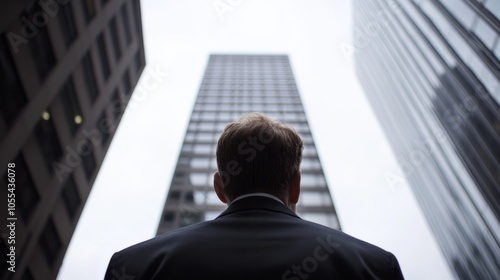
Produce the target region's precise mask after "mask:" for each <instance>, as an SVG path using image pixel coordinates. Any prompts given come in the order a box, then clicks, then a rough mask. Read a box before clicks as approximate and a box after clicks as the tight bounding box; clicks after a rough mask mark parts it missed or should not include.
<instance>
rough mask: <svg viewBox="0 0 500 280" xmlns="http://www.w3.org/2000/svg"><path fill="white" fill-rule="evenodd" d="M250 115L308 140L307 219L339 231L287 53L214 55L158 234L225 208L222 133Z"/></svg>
mask: <svg viewBox="0 0 500 280" xmlns="http://www.w3.org/2000/svg"><path fill="white" fill-rule="evenodd" d="M249 112H260V113H264V114H266V115H268V116H270V117H271V118H274V119H277V120H280V121H282V122H284V123H286V124H289V125H291V126H293V127H294V128H295V129H297V131H298V132H299V134H300V135H301V137H302V139H303V140H304V151H303V159H302V164H301V170H302V191H301V195H300V201H299V204H298V205H297V212H298V214H299V215H300V216H301V217H303V218H304V219H308V220H311V221H315V222H318V223H320V224H323V225H326V226H329V227H332V228H336V229H340V226H339V222H338V218H337V215H336V212H335V208H334V205H333V202H332V198H331V195H330V192H329V189H328V186H327V183H326V180H325V177H324V174H323V170H322V168H321V163H320V161H319V157H318V154H317V152H316V148H315V145H314V140H313V138H312V135H311V132H310V130H309V125H308V123H307V119H306V115H305V113H304V109H303V107H302V102H301V99H300V96H299V92H298V90H297V86H296V84H295V80H294V77H293V73H292V69H291V66H290V62H289V60H288V56H286V55H211V56H210V59H209V61H208V65H207V69H206V72H205V75H204V77H203V81H202V83H201V86H200V89H199V93H198V97H197V100H196V103H195V105H194V108H193V112H192V114H191V119H190V122H189V126H188V128H187V131H186V135H185V138H184V143H183V145H182V149H181V152H180V155H179V159H178V161H177V166H176V169H175V173H174V176H173V178H172V182H171V185H170V190H169V192H168V196H167V199H166V202H165V207H164V210H163V214H162V217H161V220H160V223H159V226H158V231H157V234H162V233H164V232H167V231H169V230H173V229H176V228H179V227H183V226H187V225H190V224H194V223H197V222H201V221H204V220H212V219H214V218H215V217H217V216H218V215H219V214H220V213H221V212H222V211H223V210H224V209H226V205H224V204H223V203H222V202H220V201H219V199H218V198H217V196H216V194H215V191H214V190H213V173H214V172H215V171H216V169H217V163H216V158H215V149H216V145H217V140H218V138H219V135H220V134H221V133H222V130H223V129H224V127H225V126H226V125H227V124H228V123H229V122H231V121H234V120H236V119H238V118H239V117H240V116H241V115H242V114H245V113H249Z"/></svg>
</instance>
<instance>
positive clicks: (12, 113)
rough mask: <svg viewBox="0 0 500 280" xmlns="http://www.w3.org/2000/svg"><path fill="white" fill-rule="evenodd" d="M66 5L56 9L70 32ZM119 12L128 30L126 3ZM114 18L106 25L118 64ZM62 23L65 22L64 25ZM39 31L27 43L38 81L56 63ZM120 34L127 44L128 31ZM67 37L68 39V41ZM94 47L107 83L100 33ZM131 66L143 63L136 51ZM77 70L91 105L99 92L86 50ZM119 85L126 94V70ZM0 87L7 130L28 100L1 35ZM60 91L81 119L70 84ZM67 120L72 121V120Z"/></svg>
mask: <svg viewBox="0 0 500 280" xmlns="http://www.w3.org/2000/svg"><path fill="white" fill-rule="evenodd" d="M88 3H89V4H88V5H89V6H92V5H93V4H90V3H93V1H89V2H88ZM35 4H36V3H33V4H32V5H30V6H29V7H28V8H27V9H26V13H27V16H30V15H31V16H34V14H35V13H36V12H38V11H39V9H40V8H39V5H38V4H37V5H35ZM70 5H71V3H67V4H64V5H61V7H60V8H61V12H60V13H59V14H60V15H61V17H63V19H62V20H64V21H65V22H64V23H61V26H64V28H69V29H71V30H74V28H73V27H74V22H73V18H72V12H71V11H72V10H71V8H70V7H71V6H70ZM121 13H122V15H121V17H120V18H121V19H122V21H123V22H124V26H125V27H126V28H129V27H127V26H129V22H128V16H127V15H126V14H127V6H126V4H124V5H123V6H122V8H121ZM117 17H118V15H116V16H115V17H114V18H113V19H112V20H111V24H110V28H111V30H110V31H111V32H110V33H111V35H112V45H113V53H114V54H115V59H116V62H118V60H119V59H120V57H121V54H122V49H121V48H122V44H120V38H119V37H118V36H119V35H118V34H119V32H118V30H117V25H116V18H117ZM66 20H68V21H67V22H66ZM125 22H126V23H125ZM71 26H73V27H71ZM39 32H40V33H39V34H37V36H35V37H34V38H32V39H31V40H30V41H29V44H30V49H31V51H32V58H33V61H35V65H36V69H37V72H38V75H39V78H40V79H42V80H43V79H44V78H45V76H46V75H47V73H49V72H50V70H51V69H52V68H53V67H54V65H55V64H56V59H55V56H54V53H53V49H52V46H51V45H50V39H49V35H48V33H47V29H46V27H43V28H40V30H39ZM74 32H76V31H74ZM74 32H73V33H71V34H67V35H65V38H67V39H66V41H67V42H68V43H70V42H72V40H73V39H74V38H75V37H76V36H77V35H76V33H74ZM124 33H125V34H126V37H127V38H126V41H127V43H130V42H131V38H130V30H126V32H124ZM70 38H72V39H71V40H70ZM96 44H97V53H98V56H99V59H98V61H99V62H100V64H101V65H100V66H101V67H100V68H101V69H102V73H103V77H104V79H105V80H107V79H108V78H109V76H110V74H111V68H110V63H109V55H108V52H107V49H106V43H105V36H104V33H101V34H100V35H99V36H98V38H97V40H96ZM135 64H136V65H135V67H136V71H137V72H138V71H139V70H140V69H141V68H142V67H143V65H144V61H143V59H142V54H141V52H140V51H137V53H136V55H135ZM80 67H81V69H82V72H83V78H84V80H85V83H84V87H85V89H86V91H87V94H88V96H89V97H90V100H91V101H92V103H93V102H94V101H95V100H96V99H97V97H98V92H99V90H98V86H97V81H96V76H95V75H96V74H95V68H94V65H93V62H92V57H91V53H90V51H89V52H87V53H86V54H85V55H84V56H83V58H82V60H81V63H80ZM70 80H71V79H70ZM123 83H124V88H125V92H126V93H127V94H129V93H130V91H131V87H132V85H131V81H130V77H129V73H128V71H127V72H126V73H125V74H124V75H123ZM0 87H1V88H2V89H4V91H5V92H4V94H2V95H0V111H1V113H2V117H3V119H4V120H5V123H6V124H7V127H9V126H10V125H12V124H13V123H14V121H15V120H16V119H17V117H18V115H19V113H20V112H22V108H23V107H24V106H25V105H26V104H27V102H28V100H27V97H26V94H25V92H24V88H23V86H22V83H21V79H20V77H19V75H18V71H17V69H16V66H15V63H14V61H13V59H12V55H11V51H10V49H9V47H8V39H7V38H6V36H5V34H2V35H1V36H0ZM62 91H63V95H65V96H67V98H66V101H67V102H66V103H67V104H69V110H71V111H72V112H74V113H75V114H74V117H75V118H77V117H78V116H80V117H81V113H80V108H79V105H78V104H77V102H76V99H75V98H73V97H72V95H73V94H71V92H74V86H73V85H72V82H71V81H69V82H68V83H67V84H66V85H65V86H64V87H63V90H62ZM71 119H73V117H72V118H71ZM81 121H82V120H78V119H75V122H76V124H79V123H81ZM71 130H72V131H73V132H74V130H75V126H72V127H71Z"/></svg>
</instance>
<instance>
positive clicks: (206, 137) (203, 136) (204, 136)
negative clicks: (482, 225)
mask: <svg viewBox="0 0 500 280" xmlns="http://www.w3.org/2000/svg"><path fill="white" fill-rule="evenodd" d="M213 139H214V134H212V133H198V135H196V140H197V141H199V142H212V140H213Z"/></svg>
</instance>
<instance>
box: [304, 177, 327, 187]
mask: <svg viewBox="0 0 500 280" xmlns="http://www.w3.org/2000/svg"><path fill="white" fill-rule="evenodd" d="M300 185H301V186H302V187H306V188H311V187H312V188H314V187H323V186H326V182H325V179H324V178H323V175H321V174H302V176H301V180H300Z"/></svg>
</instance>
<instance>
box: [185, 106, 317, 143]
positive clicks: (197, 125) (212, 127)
mask: <svg viewBox="0 0 500 280" xmlns="http://www.w3.org/2000/svg"><path fill="white" fill-rule="evenodd" d="M259 111H262V110H259ZM226 125H227V122H218V123H216V122H193V121H192V122H190V123H189V126H188V131H189V132H198V131H199V132H207V131H208V132H216V133H217V132H219V133H222V131H223V130H224V127H226ZM289 125H290V126H292V127H293V128H295V130H297V132H298V133H300V134H307V133H309V132H310V129H309V125H307V123H289ZM196 139H197V138H196V137H195V136H194V134H190V135H188V134H186V140H187V141H195V140H196Z"/></svg>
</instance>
